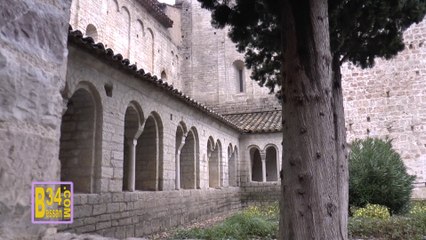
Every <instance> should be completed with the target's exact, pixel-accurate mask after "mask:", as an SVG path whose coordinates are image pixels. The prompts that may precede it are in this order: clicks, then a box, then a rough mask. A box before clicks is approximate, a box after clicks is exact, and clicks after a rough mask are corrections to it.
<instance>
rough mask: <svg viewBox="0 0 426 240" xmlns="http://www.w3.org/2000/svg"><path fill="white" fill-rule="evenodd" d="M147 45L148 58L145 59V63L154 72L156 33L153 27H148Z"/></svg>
mask: <svg viewBox="0 0 426 240" xmlns="http://www.w3.org/2000/svg"><path fill="white" fill-rule="evenodd" d="M146 36H147V37H146V46H147V54H148V55H147V59H146V60H145V61H146V62H145V65H146V66H148V71H149V72H151V73H153V72H154V58H155V55H154V33H153V32H152V30H151V28H147V34H146Z"/></svg>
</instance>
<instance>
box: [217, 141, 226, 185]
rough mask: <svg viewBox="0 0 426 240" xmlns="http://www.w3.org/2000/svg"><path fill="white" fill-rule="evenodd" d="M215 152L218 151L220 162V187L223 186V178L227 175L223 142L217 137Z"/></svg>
mask: <svg viewBox="0 0 426 240" xmlns="http://www.w3.org/2000/svg"><path fill="white" fill-rule="evenodd" d="M215 152H217V158H218V160H217V161H218V164H219V187H223V178H224V176H225V169H224V166H223V147H222V142H221V141H220V140H219V139H217V140H216V146H215Z"/></svg>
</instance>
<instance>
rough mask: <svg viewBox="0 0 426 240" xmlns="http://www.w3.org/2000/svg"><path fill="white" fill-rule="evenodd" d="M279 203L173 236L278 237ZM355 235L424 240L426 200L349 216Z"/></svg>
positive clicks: (207, 237)
mask: <svg viewBox="0 0 426 240" xmlns="http://www.w3.org/2000/svg"><path fill="white" fill-rule="evenodd" d="M278 221H279V208H278V203H274V204H270V205H264V206H250V207H248V208H246V209H244V210H242V211H240V212H238V213H236V214H235V215H233V216H231V217H229V218H227V219H225V220H224V221H223V222H221V223H218V224H215V225H213V226H210V227H206V228H192V229H187V230H177V231H176V234H175V235H174V236H173V239H211V240H216V239H238V240H245V239H276V235H277V233H278ZM348 228H349V233H350V237H351V238H353V239H359V238H363V239H386V240H423V237H425V236H426V201H423V202H420V201H416V202H413V204H412V207H411V210H410V212H409V213H408V214H406V215H403V216H390V217H389V216H388V217H384V218H377V217H370V216H358V217H352V218H350V219H349V226H348Z"/></svg>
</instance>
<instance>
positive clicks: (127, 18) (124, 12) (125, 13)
mask: <svg viewBox="0 0 426 240" xmlns="http://www.w3.org/2000/svg"><path fill="white" fill-rule="evenodd" d="M120 16H121V17H123V18H124V19H122V20H121V21H120V23H121V24H123V27H122V28H120V29H119V32H120V35H121V36H122V37H126V45H125V46H124V49H122V51H123V52H122V53H123V54H125V56H124V57H125V58H128V57H129V54H130V25H131V22H132V17H131V15H130V11H129V9H128V8H127V7H126V6H121V9H120ZM124 26H126V27H124Z"/></svg>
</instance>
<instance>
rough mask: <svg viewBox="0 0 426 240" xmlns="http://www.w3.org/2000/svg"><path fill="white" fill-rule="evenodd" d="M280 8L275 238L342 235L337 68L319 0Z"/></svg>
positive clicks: (288, 1)
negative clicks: (280, 98) (278, 187)
mask: <svg viewBox="0 0 426 240" xmlns="http://www.w3.org/2000/svg"><path fill="white" fill-rule="evenodd" d="M282 16H283V18H282V28H283V29H282V33H283V34H284V35H285V36H283V38H282V39H286V41H285V42H283V43H282V47H283V52H284V53H285V56H283V58H284V59H285V61H284V64H283V71H282V72H283V73H285V76H284V77H283V79H284V80H283V86H282V92H283V152H284V154H283V164H282V167H283V176H282V202H281V221H280V238H281V239H285V240H293V239H297V240H307V239H323V240H335V239H344V240H346V239H347V214H348V211H347V204H348V173H347V160H346V159H347V156H346V155H347V154H346V149H345V144H346V139H345V128H344V127H345V126H344V113H343V98H342V90H341V87H340V71H337V72H333V69H334V70H336V68H334V67H333V65H334V64H333V63H334V61H333V60H332V57H331V53H330V40H329V24H328V7H327V1H326V0H302V1H297V0H284V4H283V8H282ZM339 70H340V68H339ZM333 73H334V74H333ZM333 79H334V80H335V81H333Z"/></svg>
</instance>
